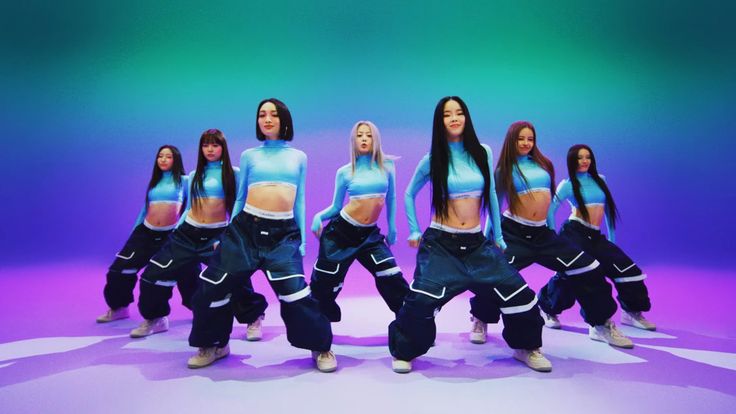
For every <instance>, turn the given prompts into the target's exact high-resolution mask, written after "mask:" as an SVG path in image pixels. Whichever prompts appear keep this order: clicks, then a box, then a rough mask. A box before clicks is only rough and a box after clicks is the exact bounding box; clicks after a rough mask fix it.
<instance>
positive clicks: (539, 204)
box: [514, 191, 552, 221]
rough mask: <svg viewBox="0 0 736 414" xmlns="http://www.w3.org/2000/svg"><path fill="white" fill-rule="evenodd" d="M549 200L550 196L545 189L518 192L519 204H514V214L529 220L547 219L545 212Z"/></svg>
mask: <svg viewBox="0 0 736 414" xmlns="http://www.w3.org/2000/svg"><path fill="white" fill-rule="evenodd" d="M551 201H552V196H551V195H550V193H548V192H546V191H533V192H530V193H526V194H520V195H519V204H518V205H517V206H516V211H515V212H514V214H516V215H517V216H519V217H521V218H523V219H526V220H530V221H542V220H547V212H548V211H549V204H550V202H551Z"/></svg>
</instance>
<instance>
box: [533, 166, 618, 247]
mask: <svg viewBox="0 0 736 414" xmlns="http://www.w3.org/2000/svg"><path fill="white" fill-rule="evenodd" d="M576 176H577V178H578V181H579V182H580V195H582V196H583V201H584V202H585V206H586V207H589V206H590V207H592V206H603V207H604V208H605V206H606V194H605V193H604V192H603V190H601V188H600V187H599V186H598V183H596V182H595V180H593V177H591V176H590V174H589V173H577V174H576ZM600 177H601V178H602V179H603V180H604V181H605V179H606V177H604V176H602V175H601V176H600ZM556 192H557V194H556V195H555V197H554V199H553V200H552V205H551V206H550V208H549V213H548V214H547V226H549V227H550V228H551V229H553V230H554V229H555V212H557V209H558V208H559V207H560V203H561V202H562V201H565V200H567V202H568V203H570V207H572V209H573V211H572V214H571V215H570V217H571V218H573V217H576V216H575V209H577V208H578V202H577V200H575V195H574V194H573V192H572V183H571V182H570V180H569V179H567V178H566V179H564V180H562V181H560V184H559V185H558V186H557V191H556ZM604 211H605V210H604ZM576 219H577V218H576ZM606 227H607V229H608V240H609V241H611V242H612V243H615V242H616V231H615V230H614V227H613V225H612V223H611V217H609V216H608V213H607V212H606Z"/></svg>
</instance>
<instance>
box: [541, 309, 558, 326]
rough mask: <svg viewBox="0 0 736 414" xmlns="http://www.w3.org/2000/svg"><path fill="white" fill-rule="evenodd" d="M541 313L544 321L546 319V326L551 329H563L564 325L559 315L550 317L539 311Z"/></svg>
mask: <svg viewBox="0 0 736 414" xmlns="http://www.w3.org/2000/svg"><path fill="white" fill-rule="evenodd" d="M539 313H541V314H542V319H544V326H546V327H547V328H549V329H562V324H561V323H560V320H559V319H558V318H557V315H550V314H549V313H547V312H545V311H543V310H541V309H540V310H539Z"/></svg>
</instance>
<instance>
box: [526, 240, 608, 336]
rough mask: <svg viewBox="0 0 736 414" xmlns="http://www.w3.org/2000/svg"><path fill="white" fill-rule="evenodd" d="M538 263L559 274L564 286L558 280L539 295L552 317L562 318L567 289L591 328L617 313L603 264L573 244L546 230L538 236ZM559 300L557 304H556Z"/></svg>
mask: <svg viewBox="0 0 736 414" xmlns="http://www.w3.org/2000/svg"><path fill="white" fill-rule="evenodd" d="M535 244H536V245H537V246H538V248H539V250H538V258H537V262H538V263H539V264H541V265H542V266H544V267H546V268H548V269H552V270H554V271H556V272H558V274H559V276H560V278H562V279H564V280H565V282H563V283H559V280H555V282H554V283H552V284H547V285H546V286H545V287H544V288H543V289H542V291H541V292H540V298H541V299H542V300H541V302H542V307H543V308H542V309H543V310H544V311H545V312H547V313H551V314H559V313H560V312H562V309H561V308H562V307H563V306H566V305H567V304H568V303H569V299H568V298H569V297H568V296H566V295H568V293H566V292H558V291H556V289H567V288H569V290H570V291H571V292H572V295H573V296H574V297H575V300H577V301H578V303H580V308H581V310H580V313H581V315H582V316H583V319H585V321H586V322H587V323H588V324H590V325H602V324H603V323H605V321H606V320H608V319H609V318H610V317H611V316H613V314H614V313H615V312H616V302H615V301H614V300H613V297H612V295H611V285H610V284H608V282H606V279H605V277H604V276H603V272H602V269H601V268H600V263H599V262H598V261H597V260H596V259H595V258H594V257H593V256H591V255H589V254H587V253H586V252H585V251H583V250H582V249H581V248H580V247H579V246H577V245H575V244H573V243H572V242H570V240H568V239H566V238H564V237H560V236H558V235H557V234H556V233H555V232H554V231H552V230H550V229H548V228H544V229H543V230H542V231H540V233H539V234H538V235H537V237H536V240H535ZM555 300H557V302H555Z"/></svg>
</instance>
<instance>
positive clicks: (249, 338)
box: [245, 336, 263, 342]
mask: <svg viewBox="0 0 736 414" xmlns="http://www.w3.org/2000/svg"><path fill="white" fill-rule="evenodd" d="M261 339H263V337H262V336H246V337H245V340H246V341H248V342H258V341H260V340H261Z"/></svg>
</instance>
